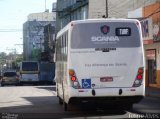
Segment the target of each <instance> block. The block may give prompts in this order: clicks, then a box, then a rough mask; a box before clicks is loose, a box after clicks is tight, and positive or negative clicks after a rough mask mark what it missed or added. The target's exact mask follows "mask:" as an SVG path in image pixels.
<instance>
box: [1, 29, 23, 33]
mask: <svg viewBox="0 0 160 119" xmlns="http://www.w3.org/2000/svg"><path fill="white" fill-rule="evenodd" d="M0 32H22V29H0Z"/></svg>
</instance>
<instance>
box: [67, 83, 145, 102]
mask: <svg viewBox="0 0 160 119" xmlns="http://www.w3.org/2000/svg"><path fill="white" fill-rule="evenodd" d="M93 90H94V91H93ZM69 92H70V94H69V97H70V98H69V100H68V103H72V102H76V100H77V101H78V102H83V101H84V102H85V101H86V102H95V101H97V102H105V103H108V102H109V103H111V102H113V103H116V102H118V103H119V102H121V103H125V102H129V103H138V102H139V101H141V100H142V99H143V97H144V96H145V88H144V85H141V86H140V87H136V88H132V87H131V88H102V89H73V88H72V89H71V90H70V91H69ZM93 92H94V93H93Z"/></svg>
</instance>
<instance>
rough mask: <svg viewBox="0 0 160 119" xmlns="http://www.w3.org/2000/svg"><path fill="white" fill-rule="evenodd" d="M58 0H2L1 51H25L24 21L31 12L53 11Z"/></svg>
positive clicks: (0, 16) (0, 19)
mask: <svg viewBox="0 0 160 119" xmlns="http://www.w3.org/2000/svg"><path fill="white" fill-rule="evenodd" d="M56 1H57V0H0V52H6V53H9V52H13V51H15V49H16V52H17V53H22V52H23V46H22V44H23V32H22V29H23V23H24V22H26V21H27V16H28V15H29V14H31V13H39V12H44V11H45V2H46V9H49V11H50V12H51V11H52V3H54V2H56Z"/></svg>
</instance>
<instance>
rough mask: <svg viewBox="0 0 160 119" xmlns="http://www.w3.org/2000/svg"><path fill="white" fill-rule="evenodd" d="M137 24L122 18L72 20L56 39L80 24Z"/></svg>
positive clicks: (132, 20) (133, 20)
mask: <svg viewBox="0 0 160 119" xmlns="http://www.w3.org/2000/svg"><path fill="white" fill-rule="evenodd" d="M117 21H118V22H139V20H137V19H123V18H107V19H104V18H101V19H84V20H74V21H71V22H69V23H68V24H67V25H66V26H65V27H64V28H63V29H61V30H60V31H59V32H58V34H57V37H59V36H60V35H61V34H62V33H63V32H66V31H67V30H68V29H69V28H70V27H71V24H81V23H93V22H117Z"/></svg>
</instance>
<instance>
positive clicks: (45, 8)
mask: <svg viewBox="0 0 160 119" xmlns="http://www.w3.org/2000/svg"><path fill="white" fill-rule="evenodd" d="M44 5H45V6H44V7H45V11H46V9H47V8H46V0H45V3H44Z"/></svg>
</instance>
